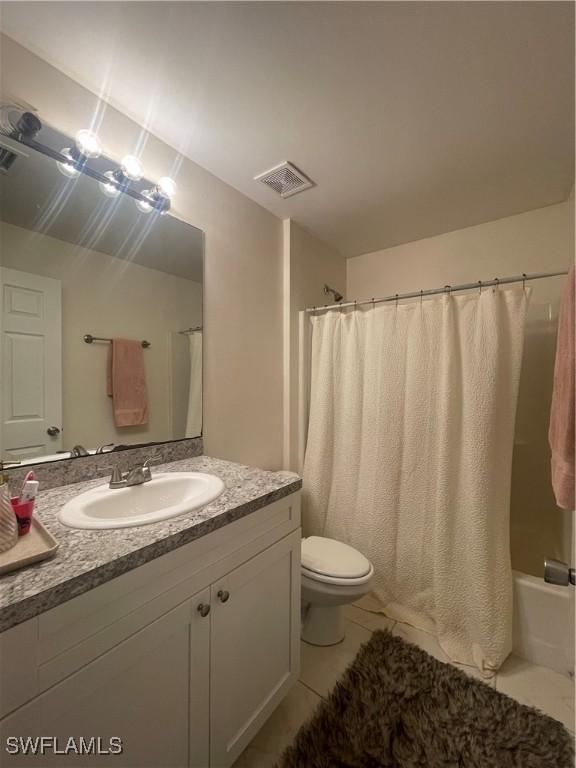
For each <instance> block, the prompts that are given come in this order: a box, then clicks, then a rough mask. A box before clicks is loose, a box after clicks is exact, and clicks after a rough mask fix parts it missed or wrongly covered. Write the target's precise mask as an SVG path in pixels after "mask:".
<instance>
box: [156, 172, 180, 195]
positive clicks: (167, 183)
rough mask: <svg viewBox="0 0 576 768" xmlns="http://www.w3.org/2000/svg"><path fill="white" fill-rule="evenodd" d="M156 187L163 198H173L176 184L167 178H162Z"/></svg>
mask: <svg viewBox="0 0 576 768" xmlns="http://www.w3.org/2000/svg"><path fill="white" fill-rule="evenodd" d="M157 186H158V189H159V190H160V192H161V193H162V194H163V195H164V197H174V195H175V194H176V182H175V181H174V180H173V179H171V178H170V177H169V176H162V178H161V179H160V181H159V182H158V184H157Z"/></svg>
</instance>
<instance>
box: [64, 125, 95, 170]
mask: <svg viewBox="0 0 576 768" xmlns="http://www.w3.org/2000/svg"><path fill="white" fill-rule="evenodd" d="M62 154H63V155H64V157H65V158H66V160H67V162H64V163H58V164H57V165H58V170H59V171H60V173H63V174H64V176H68V178H70V179H73V178H75V177H76V176H78V174H80V173H81V172H82V166H83V165H84V164H85V163H86V160H88V158H96V157H100V155H101V154H102V147H101V146H100V141H99V140H98V136H96V134H95V133H93V132H92V131H89V130H87V129H84V130H82V131H78V133H77V134H76V144H75V146H73V147H66V148H65V149H63V150H62Z"/></svg>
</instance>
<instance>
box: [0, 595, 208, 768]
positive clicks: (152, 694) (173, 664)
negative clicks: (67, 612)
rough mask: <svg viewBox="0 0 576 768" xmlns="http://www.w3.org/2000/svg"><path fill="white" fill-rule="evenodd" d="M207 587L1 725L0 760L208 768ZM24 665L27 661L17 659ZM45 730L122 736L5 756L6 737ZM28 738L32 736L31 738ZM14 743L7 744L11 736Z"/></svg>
mask: <svg viewBox="0 0 576 768" xmlns="http://www.w3.org/2000/svg"><path fill="white" fill-rule="evenodd" d="M209 597H210V593H209V590H208V589H206V590H204V591H203V592H201V593H199V594H198V595H196V596H195V597H194V598H192V599H190V600H187V601H186V602H185V603H183V604H181V605H180V606H179V607H177V608H175V609H173V610H172V611H170V612H169V613H167V614H165V615H164V616H162V617H161V618H159V619H157V620H156V621H154V622H153V623H152V624H149V625H148V626H147V627H145V628H144V629H142V630H140V631H139V632H136V633H135V634H134V635H132V636H131V637H129V638H128V639H127V640H125V641H124V642H122V643H120V644H119V645H117V646H115V647H114V648H113V649H112V650H110V651H108V652H107V653H105V654H103V655H102V656H100V657H99V658H98V659H96V660H95V661H93V662H92V663H90V664H88V665H87V666H85V667H83V668H82V669H81V670H79V671H78V672H76V673H75V674H73V675H71V676H70V677H68V678H67V679H66V680H64V681H63V682H62V683H59V684H58V685H56V686H54V687H53V688H51V689H49V690H48V691H46V693H44V694H42V695H41V696H38V697H37V698H36V699H34V700H33V701H31V702H30V703H29V704H26V705H25V706H23V707H21V708H20V709H18V710H16V711H15V712H14V713H12V714H11V715H9V716H8V717H6V718H5V719H4V720H3V721H2V722H1V723H0V743H1V744H2V752H3V755H2V761H1V762H2V766H6V767H8V766H21V765H33V766H36V768H38V766H39V765H41V766H42V768H49V767H50V766H59V767H60V768H61V767H62V766H64V765H65V766H84V767H86V766H90V765H97V766H98V768H100V767H101V766H116V768H121V767H122V768H125V767H126V766H132V767H133V768H146V767H147V766H149V767H150V768H186V766H194V767H195V768H206V766H207V765H208V749H209V743H208V731H209V728H208V717H209V705H208V695H209V680H208V673H209V658H210V650H209V643H210V621H209V618H208V617H206V616H205V617H202V616H201V615H200V614H199V613H198V611H197V607H198V604H199V603H209ZM23 663H25V660H23ZM37 736H50V737H56V738H57V739H58V747H59V748H60V749H67V744H68V739H69V738H70V737H74V738H75V742H76V744H79V743H80V737H84V740H85V743H89V740H90V738H91V737H96V739H97V738H98V737H100V744H101V747H102V748H104V749H106V748H108V747H109V742H110V737H118V738H119V739H121V740H122V745H123V751H122V754H110V755H106V754H100V755H96V756H93V757H92V756H86V755H75V754H74V753H73V752H69V753H68V754H65V755H63V754H54V753H53V752H52V750H51V749H50V748H49V749H48V751H44V754H43V755H42V756H40V755H38V754H37V755H36V756H33V755H32V756H31V755H28V756H27V757H24V756H22V755H12V756H11V755H9V754H7V753H6V751H5V747H6V745H7V741H6V740H7V738H8V737H24V738H26V737H33V738H34V737H37ZM29 743H30V742H29ZM12 744H13V742H12Z"/></svg>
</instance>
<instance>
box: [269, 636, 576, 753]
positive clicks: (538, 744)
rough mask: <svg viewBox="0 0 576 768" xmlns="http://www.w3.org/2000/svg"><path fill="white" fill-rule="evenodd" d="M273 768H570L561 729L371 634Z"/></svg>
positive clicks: (400, 643) (568, 744)
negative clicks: (327, 696) (277, 767)
mask: <svg viewBox="0 0 576 768" xmlns="http://www.w3.org/2000/svg"><path fill="white" fill-rule="evenodd" d="M278 765H279V767H280V768H381V767H382V768H572V766H574V755H573V744H572V739H571V737H570V735H569V733H568V731H567V730H566V729H565V728H564V726H563V725H562V724H561V723H559V722H557V721H556V720H553V719H552V718H550V717H547V716H546V715H542V714H540V713H539V712H538V711H536V710H535V709H531V708H530V707H525V706H522V705H521V704H518V703H517V702H516V701H514V700H513V699H510V698H508V696H504V695H503V694H502V693H498V692H497V691H495V690H493V689H492V688H490V687H488V686H487V685H485V684H484V683H482V682H480V681H479V680H475V679H472V678H470V677H468V676H467V675H466V674H464V672H461V671H460V670H458V669H455V668H454V667H452V666H450V665H449V664H443V663H442V662H440V661H437V660H436V659H434V658H432V657H431V656H429V655H428V654H427V653H425V652H424V651H422V650H420V648H417V647H415V646H413V645H411V644H410V643H407V642H405V641H404V640H401V639H400V638H398V637H395V636H394V635H392V634H390V632H381V631H377V632H374V634H373V635H372V638H371V640H370V641H369V642H368V643H366V644H365V645H364V646H362V648H361V649H360V651H359V653H358V655H357V656H356V658H355V660H354V662H353V663H352V665H351V666H350V667H349V668H348V669H347V670H346V672H345V673H344V676H343V677H342V678H341V680H340V681H339V682H338V683H337V685H336V687H335V688H334V690H333V691H332V693H331V694H330V696H329V698H328V700H327V701H325V702H322V703H321V704H320V705H319V707H318V709H317V710H316V712H315V714H314V715H313V716H312V718H311V720H309V721H308V723H306V724H305V725H303V726H302V728H301V729H300V731H299V732H298V734H297V736H296V739H295V741H294V743H293V744H292V746H290V747H288V749H287V750H286V751H285V752H284V754H283V756H282V758H281V759H280V762H279V764H278Z"/></svg>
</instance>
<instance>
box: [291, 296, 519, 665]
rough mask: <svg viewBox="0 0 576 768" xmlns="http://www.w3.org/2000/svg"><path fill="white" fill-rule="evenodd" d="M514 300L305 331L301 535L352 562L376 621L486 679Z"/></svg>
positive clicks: (499, 564) (395, 312) (508, 606)
mask: <svg viewBox="0 0 576 768" xmlns="http://www.w3.org/2000/svg"><path fill="white" fill-rule="evenodd" d="M528 294H529V291H528V290H524V289H522V288H521V289H514V290H502V289H496V290H490V289H485V290H484V291H482V292H481V293H478V292H476V293H474V294H472V293H470V294H465V295H461V296H450V295H447V294H444V295H442V296H440V297H438V298H434V299H431V300H427V301H416V302H413V303H409V304H395V305H394V304H392V305H391V304H384V305H380V306H375V307H373V308H369V309H367V310H364V309H358V310H356V311H347V310H342V311H330V312H326V313H324V314H322V315H319V316H314V317H312V320H311V322H312V361H311V364H312V370H311V392H310V403H311V405H310V416H309V428H308V442H307V447H306V455H305V461H304V526H305V534H306V535H310V534H315V535H324V536H330V537H333V538H336V539H339V540H340V541H344V542H347V543H349V544H351V545H352V546H354V547H357V548H358V549H359V550H360V551H361V552H363V553H364V554H365V555H366V556H367V557H368V558H370V560H371V561H372V563H373V565H374V568H375V572H376V574H375V586H374V593H373V594H374V597H375V598H376V600H377V601H378V606H379V609H380V610H382V611H383V612H384V613H386V614H387V615H389V616H390V617H392V618H395V619H398V620H400V621H404V622H408V623H410V624H412V625H414V626H417V627H420V628H423V629H426V630H428V631H432V632H434V633H435V634H436V635H437V637H438V640H439V642H440V644H441V646H442V648H443V649H444V651H445V652H446V653H447V655H448V656H449V657H450V658H451V659H453V660H454V661H458V662H462V663H465V664H474V665H476V666H477V667H478V668H479V669H480V670H482V671H483V672H484V673H485V674H490V673H491V670H495V669H497V668H498V667H499V666H500V665H501V663H502V662H503V661H504V659H505V658H506V656H507V655H508V653H509V652H510V650H511V639H512V572H511V565H510V542H509V500H510V483H511V468H512V467H511V465H512V447H513V433H514V420H515V410H516V399H517V391H518V381H519V376H520V365H521V359H522V347H523V339H524V321H525V315H526V308H527V303H528Z"/></svg>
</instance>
